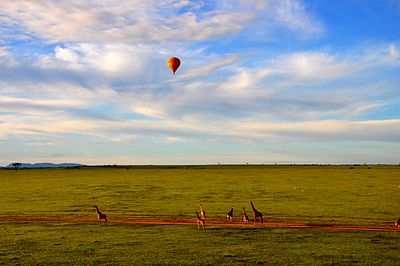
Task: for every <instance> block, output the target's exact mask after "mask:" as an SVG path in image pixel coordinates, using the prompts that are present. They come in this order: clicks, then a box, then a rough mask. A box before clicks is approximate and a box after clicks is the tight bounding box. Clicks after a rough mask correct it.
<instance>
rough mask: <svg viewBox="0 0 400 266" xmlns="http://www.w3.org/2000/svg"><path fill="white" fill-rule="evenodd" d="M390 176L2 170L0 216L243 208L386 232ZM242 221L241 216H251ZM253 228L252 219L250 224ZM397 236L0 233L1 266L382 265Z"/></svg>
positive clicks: (21, 229)
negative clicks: (101, 264) (104, 264)
mask: <svg viewBox="0 0 400 266" xmlns="http://www.w3.org/2000/svg"><path fill="white" fill-rule="evenodd" d="M399 192H400V167H399V166H395V165H391V166H386V165H371V166H368V167H367V166H251V165H249V166H167V167H116V168H111V167H110V168H99V167H83V168H80V169H37V170H18V171H13V170H0V218H1V217H95V212H94V210H93V209H92V206H93V205H95V204H96V205H98V206H99V207H100V209H102V210H103V211H104V212H105V213H106V214H107V215H108V216H109V218H110V219H111V220H112V219H113V218H115V219H116V218H140V217H146V218H147V217H150V216H153V215H155V216H156V217H162V218H169V219H174V218H176V219H178V218H179V219H180V218H192V217H194V211H195V210H197V209H198V204H199V203H202V204H203V206H204V207H205V209H206V211H207V214H208V216H209V219H219V220H223V219H224V215H225V213H226V212H227V211H228V210H229V209H230V207H231V206H234V208H235V210H236V213H235V215H234V216H235V218H236V219H238V217H239V215H240V214H239V210H241V209H242V207H246V209H247V210H248V212H249V213H250V205H249V201H250V200H252V201H253V202H254V203H255V206H256V207H257V209H258V210H260V211H262V212H263V213H264V215H265V216H266V218H267V222H268V221H279V222H280V221H288V222H301V223H308V224H350V225H360V224H363V225H380V226H381V225H389V223H390V225H391V224H393V221H394V220H395V219H397V218H398V216H399V215H400V207H399V206H400V197H399V196H398V194H399ZM250 216H251V215H250ZM251 219H252V217H251ZM399 240H400V232H367V231H362V232H361V231H357V232H356V231H354V232H352V231H346V232H337V231H326V230H303V229H282V228H261V227H246V228H241V227H239V228H225V227H208V228H207V230H205V231H204V232H203V231H200V232H199V231H198V230H197V228H196V227H194V226H187V225H180V226H177V225H133V224H114V223H110V224H109V225H107V226H99V225H98V224H96V223H62V222H48V223H35V222H30V223H22V222H0V264H1V262H3V263H6V264H40V263H45V264H52V263H54V264H96V263H98V262H99V261H103V262H104V261H105V262H108V263H114V264H116V263H118V264H130V265H132V264H137V263H140V264H144V263H155V264H174V263H182V264H224V263H225V264H232V263H237V264H255V263H266V264H327V265H329V264H335V263H339V264H351V263H363V264H375V265H377V264H385V265H388V264H390V265H393V264H396V263H397V262H398V261H400V252H399V247H398V243H399Z"/></svg>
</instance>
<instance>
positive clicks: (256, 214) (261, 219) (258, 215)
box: [250, 201, 263, 224]
mask: <svg viewBox="0 0 400 266" xmlns="http://www.w3.org/2000/svg"><path fill="white" fill-rule="evenodd" d="M250 204H251V209H252V210H253V215H254V224H256V223H257V218H259V219H260V221H261V223H263V214H262V213H261V212H259V211H257V209H256V208H255V207H254V205H253V202H252V201H250Z"/></svg>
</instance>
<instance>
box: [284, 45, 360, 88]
mask: <svg viewBox="0 0 400 266" xmlns="http://www.w3.org/2000/svg"><path fill="white" fill-rule="evenodd" d="M278 61H279V62H278V67H279V68H280V71H281V72H282V74H287V76H289V77H291V78H292V77H294V78H297V79H304V80H308V81H322V80H332V79H337V78H341V77H346V76H351V75H352V74H354V73H355V72H356V71H357V70H358V69H357V68H355V64H354V62H350V61H348V62H346V61H339V60H338V59H337V58H335V57H334V56H332V55H330V54H327V53H320V52H304V53H294V54H290V55H285V56H282V57H281V58H279V59H278Z"/></svg>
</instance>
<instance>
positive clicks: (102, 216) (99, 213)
mask: <svg viewBox="0 0 400 266" xmlns="http://www.w3.org/2000/svg"><path fill="white" fill-rule="evenodd" d="M93 208H95V209H96V212H97V217H98V218H99V222H101V220H102V219H104V222H105V223H107V215H105V214H104V213H102V212H101V211H100V210H99V208H97V206H93Z"/></svg>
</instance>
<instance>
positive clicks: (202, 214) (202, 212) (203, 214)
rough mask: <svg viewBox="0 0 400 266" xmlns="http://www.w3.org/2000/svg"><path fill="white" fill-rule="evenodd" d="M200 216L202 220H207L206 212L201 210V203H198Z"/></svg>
mask: <svg viewBox="0 0 400 266" xmlns="http://www.w3.org/2000/svg"><path fill="white" fill-rule="evenodd" d="M200 215H201V218H202V219H205V218H207V217H206V212H205V211H204V210H203V206H202V205H201V203H200Z"/></svg>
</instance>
